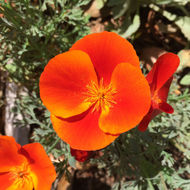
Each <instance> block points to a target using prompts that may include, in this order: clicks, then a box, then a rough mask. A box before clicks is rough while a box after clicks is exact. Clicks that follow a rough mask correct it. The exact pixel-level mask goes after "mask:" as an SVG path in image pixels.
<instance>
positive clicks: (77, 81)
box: [40, 50, 97, 118]
mask: <svg viewBox="0 0 190 190" xmlns="http://www.w3.org/2000/svg"><path fill="white" fill-rule="evenodd" d="M91 81H94V82H96V83H97V76H96V73H95V70H94V66H93V64H92V62H91V60H90V58H89V56H88V55H87V54H86V53H85V52H82V51H78V50H73V51H69V52H66V53H62V54H60V55H57V56H55V57H54V58H53V59H51V60H50V61H49V63H48V64H47V66H46V67H45V69H44V72H43V73H42V75H41V77H40V96H41V99H42V101H43V103H44V105H45V106H46V107H47V109H48V110H49V111H50V112H51V113H53V114H55V115H57V116H60V117H63V118H67V117H71V116H74V115H77V114H80V113H82V112H84V111H86V110H87V109H88V108H89V106H90V104H89V103H87V102H84V99H85V96H84V94H83V93H85V92H86V91H87V88H86V86H87V85H88V84H89V82H91Z"/></svg>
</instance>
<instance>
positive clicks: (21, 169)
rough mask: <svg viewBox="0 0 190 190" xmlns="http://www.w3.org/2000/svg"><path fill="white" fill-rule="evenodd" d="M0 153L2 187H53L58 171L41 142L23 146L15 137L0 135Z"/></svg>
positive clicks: (38, 189)
mask: <svg viewBox="0 0 190 190" xmlns="http://www.w3.org/2000/svg"><path fill="white" fill-rule="evenodd" d="M0 155H1V156H0V189H6V190H13V189H14V190H21V189H24V190H33V189H34V190H48V189H49V190H50V189H51V185H52V183H53V181H54V180H55V178H56V172H55V169H54V166H53V164H52V163H51V161H50V159H49V157H48V156H47V154H46V152H45V150H44V149H43V147H42V145H41V144H39V143H31V144H27V145H24V146H22V147H21V146H20V145H19V144H17V143H16V141H15V140H14V138H13V137H9V136H0Z"/></svg>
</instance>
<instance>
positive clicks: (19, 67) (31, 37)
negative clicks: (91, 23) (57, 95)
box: [0, 0, 89, 89]
mask: <svg viewBox="0 0 190 190" xmlns="http://www.w3.org/2000/svg"><path fill="white" fill-rule="evenodd" d="M8 2H9V3H2V5H1V7H2V8H1V9H0V13H1V14H3V15H4V17H2V18H1V19H0V36H1V37H0V38H1V39H0V43H1V46H2V47H3V48H1V50H0V54H1V55H2V57H1V60H0V62H1V66H3V68H4V69H6V70H7V71H8V72H9V74H10V76H11V78H12V79H13V80H14V81H16V82H18V83H22V85H24V86H27V88H30V89H34V88H37V86H38V85H37V84H38V79H39V76H40V73H41V72H42V71H43V68H44V66H45V65H46V64H47V62H48V61H49V59H50V58H52V57H53V56H55V55H57V54H59V53H61V52H64V51H66V50H68V49H69V48H70V47H71V45H72V44H73V43H74V42H75V41H76V40H78V39H80V38H81V37H83V36H84V35H86V34H87V33H88V32H89V29H88V27H87V26H86V23H87V22H88V19H87V17H84V16H83V11H82V9H81V8H80V6H82V5H85V4H87V3H88V2H89V0H86V1H66V0H57V1H49V0H45V1H43V3H42V1H41V0H39V3H32V2H31V1H29V0H17V1H16V0H15V1H14V0H13V1H8Z"/></svg>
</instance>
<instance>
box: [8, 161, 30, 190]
mask: <svg viewBox="0 0 190 190" xmlns="http://www.w3.org/2000/svg"><path fill="white" fill-rule="evenodd" d="M9 174H10V176H11V178H12V180H14V185H15V187H17V188H20V189H22V188H23V187H26V186H27V187H28V188H29V187H31V189H32V188H33V181H32V177H31V175H30V174H31V170H30V168H29V166H28V165H27V164H26V163H23V164H22V165H21V166H16V167H13V168H11V170H10V171H9ZM29 189H30V188H29Z"/></svg>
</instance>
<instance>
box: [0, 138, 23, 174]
mask: <svg viewBox="0 0 190 190" xmlns="http://www.w3.org/2000/svg"><path fill="white" fill-rule="evenodd" d="M20 147H21V146H20V145H19V144H17V143H16V141H15V139H14V138H13V137H10V136H0V155H1V156H0V172H7V171H9V169H10V168H11V167H14V166H16V165H20V164H22V163H23V162H25V161H26V159H25V157H24V156H22V155H20V154H19V153H18V151H19V149H20Z"/></svg>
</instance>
